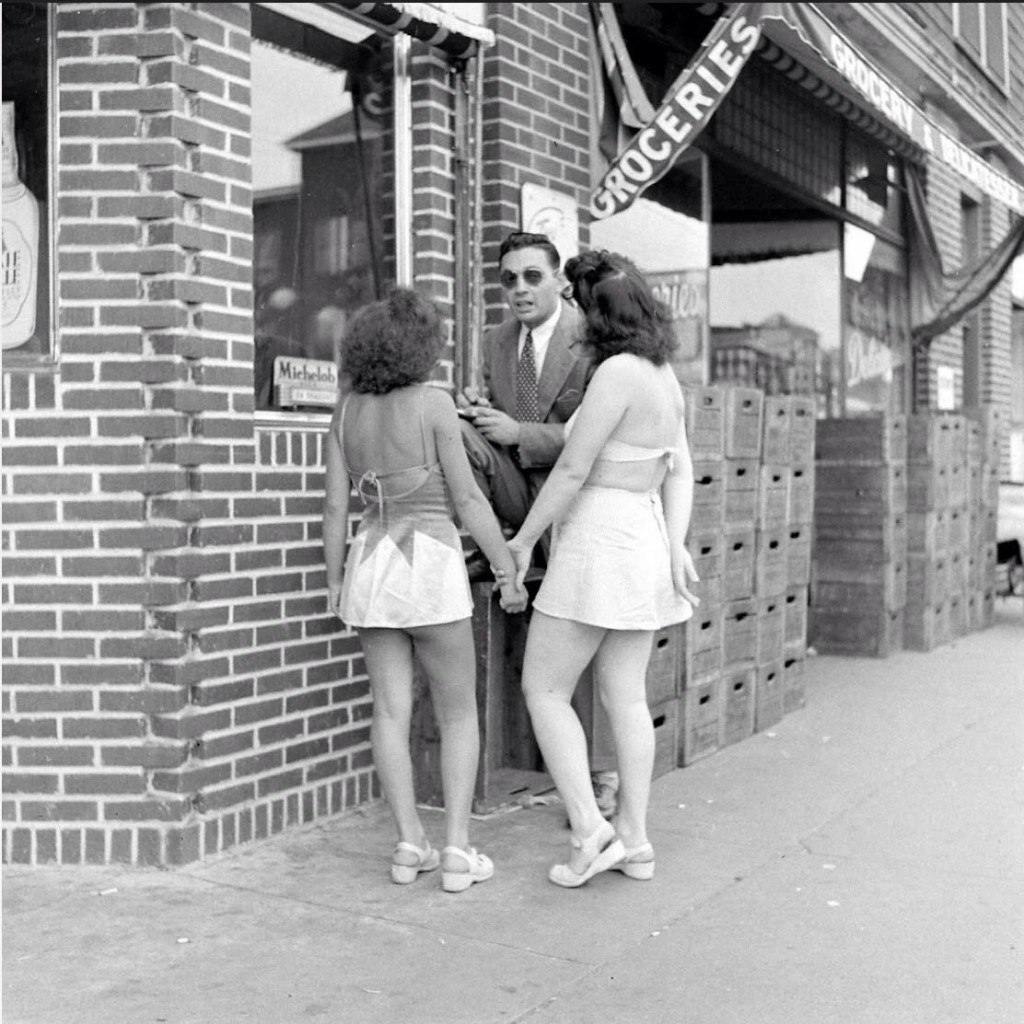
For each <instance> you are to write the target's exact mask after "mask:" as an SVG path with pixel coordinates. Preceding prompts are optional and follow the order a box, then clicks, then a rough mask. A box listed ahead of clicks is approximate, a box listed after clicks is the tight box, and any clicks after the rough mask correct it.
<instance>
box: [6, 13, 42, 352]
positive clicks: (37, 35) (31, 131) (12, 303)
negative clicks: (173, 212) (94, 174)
mask: <svg viewBox="0 0 1024 1024" xmlns="http://www.w3.org/2000/svg"><path fill="white" fill-rule="evenodd" d="M47 8H48V5H47V4H41V3H13V4H3V5H2V14H3V328H2V337H3V350H4V362H5V363H10V362H17V361H18V360H19V359H20V358H21V357H22V356H49V355H50V354H51V353H52V331H51V281H50V266H51V263H50V224H49V211H50V130H49V128H50V103H49V88H48V68H49V59H48V50H49V39H50V28H49V15H48V13H47Z"/></svg>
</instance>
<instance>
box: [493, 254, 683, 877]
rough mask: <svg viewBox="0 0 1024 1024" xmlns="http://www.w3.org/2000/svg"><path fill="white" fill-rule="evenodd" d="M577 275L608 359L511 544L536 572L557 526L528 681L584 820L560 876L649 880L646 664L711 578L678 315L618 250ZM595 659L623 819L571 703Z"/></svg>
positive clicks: (547, 744) (581, 261) (598, 356)
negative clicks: (702, 538)
mask: <svg viewBox="0 0 1024 1024" xmlns="http://www.w3.org/2000/svg"><path fill="white" fill-rule="evenodd" d="M565 274H566V277H567V278H568V279H569V281H570V283H571V285H572V289H573V298H574V299H575V300H576V303H577V304H578V305H579V307H580V309H581V310H582V311H583V313H584V314H585V316H586V325H587V326H586V336H585V342H584V343H585V344H586V346H587V348H588V349H589V354H590V355H591V356H592V357H593V360H594V362H595V364H596V367H597V368H596V370H595V371H594V375H593V377H592V378H591V381H590V384H589V386H588V387H587V391H586V393H585V395H584V397H583V403H582V404H581V406H580V407H579V409H578V410H577V412H576V413H575V415H574V416H573V417H572V419H571V420H570V421H569V422H568V423H567V424H566V433H567V440H566V445H565V448H564V449H563V451H562V454H561V456H560V458H559V459H558V462H557V463H556V464H555V467H554V469H553V470H552V472H551V475H550V477H549V478H548V480H547V482H546V483H545V484H544V487H543V488H542V489H541V491H540V493H539V494H538V496H537V498H536V500H535V502H534V504H533V507H532V509H531V511H530V513H529V515H528V516H527V519H526V522H525V523H524V524H523V526H522V528H521V530H520V531H519V533H518V534H517V535H516V536H515V537H514V538H513V540H512V541H511V542H510V545H509V546H510V547H511V549H512V554H513V556H514V558H515V560H516V567H517V571H518V574H519V577H518V578H519V579H522V578H523V576H524V574H525V572H526V569H527V568H528V567H529V564H530V558H531V554H532V551H533V547H534V545H535V544H536V543H537V539H538V538H539V537H540V536H541V534H542V533H543V532H544V530H545V529H547V527H548V526H549V525H551V524H554V536H553V541H552V548H551V556H550V559H549V562H548V568H547V572H546V574H545V577H544V582H543V583H542V584H541V588H540V591H539V593H538V594H537V597H536V599H535V600H534V605H533V617H532V620H531V622H530V630H529V635H528V638H527V644H526V655H525V662H524V666H523V690H524V693H525V695H526V701H527V706H528V708H529V711H530V718H531V721H532V723H533V730H534V733H535V735H536V737H537V742H538V744H539V745H540V749H541V753H542V754H543V756H544V762H545V764H546V766H547V769H548V771H549V772H550V773H551V777H552V779H553V780H554V782H555V785H556V786H557V787H558V790H559V793H560V794H561V796H562V798H563V800H564V801H565V805H566V810H567V811H568V813H569V822H570V828H571V830H572V849H571V853H570V856H569V859H568V861H567V862H566V863H564V864H556V865H554V867H552V868H551V870H550V872H549V874H548V877H549V878H550V880H551V881H552V882H554V883H555V884H556V885H561V886H565V887H576V886H579V885H582V884H583V883H584V882H586V881H587V880H588V879H590V878H592V877H593V876H594V875H595V874H597V873H598V872H599V871H606V870H608V869H609V868H612V869H616V870H619V871H621V872H622V873H623V874H624V875H626V876H627V877H629V878H634V879H649V878H651V877H652V876H653V874H654V850H653V848H652V846H651V844H650V842H649V841H648V838H647V805H648V800H649V796H650V786H651V777H652V774H653V769H654V726H653V723H652V722H651V715H650V712H649V710H648V707H647V694H646V675H647V663H648V661H649V659H650V654H651V643H652V640H653V638H654V633H655V631H656V630H658V629H661V628H662V627H664V626H667V625H670V624H672V623H677V622H683V621H684V620H686V619H688V618H689V617H690V616H691V615H692V614H693V607H692V606H693V605H695V604H696V603H697V598H695V597H694V596H693V595H692V594H691V593H690V590H689V585H690V583H691V582H694V581H696V580H697V574H696V572H695V571H694V567H693V561H692V559H691V558H690V555H689V553H688V552H687V550H686V547H685V539H686V531H687V529H688V527H689V521H690V511H691V507H692V504H693V466H692V462H691V459H690V453H689V447H688V444H687V440H686V430H685V427H684V424H683V396H682V391H681V389H680V387H679V383H678V381H677V380H676V377H675V373H674V372H673V370H672V367H671V365H670V364H669V362H668V360H669V356H670V355H671V353H672V351H673V348H674V347H675V338H674V336H673V333H672V326H671V322H670V318H669V314H668V311H667V309H666V308H665V307H664V305H663V304H662V303H660V302H659V301H658V300H657V299H656V298H655V296H654V295H653V294H652V292H651V290H650V288H649V287H648V285H647V283H646V282H645V280H644V278H643V276H642V275H641V273H640V271H639V270H638V269H637V268H636V267H635V266H634V265H633V264H632V263H631V262H630V261H629V260H628V259H626V258H625V257H624V256H620V255H618V254H616V253H609V252H585V253H583V254H582V255H580V256H578V257H576V258H574V259H571V260H569V261H568V263H567V264H566V266H565ZM591 662H592V663H593V672H594V676H595V682H596V684H597V690H598V694H599V696H600V700H601V703H602V704H603V706H604V708H605V710H606V711H607V713H608V718H609V720H610V722H611V726H612V733H613V736H614V739H615V748H616V757H617V761H618V770H619V806H618V813H617V815H616V817H615V819H614V821H613V822H607V821H605V820H604V818H603V817H602V816H601V812H600V810H599V809H598V806H597V802H596V800H595V798H594V790H593V787H592V785H591V782H590V771H589V768H588V762H587V747H586V736H585V733H584V730H583V727H582V724H581V722H580V720H579V718H578V717H577V715H576V712H575V711H574V709H573V707H572V705H571V703H570V699H571V697H572V694H573V690H574V689H575V686H576V682H577V680H578V679H579V677H580V674H581V673H582V672H583V671H584V670H585V669H586V667H587V665H588V664H589V663H591Z"/></svg>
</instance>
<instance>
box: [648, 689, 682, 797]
mask: <svg viewBox="0 0 1024 1024" xmlns="http://www.w3.org/2000/svg"><path fill="white" fill-rule="evenodd" d="M651 722H652V723H653V724H654V771H653V773H652V776H651V777H652V778H655V779H657V778H660V777H661V776H662V775H667V774H668V773H669V772H671V771H675V769H676V768H677V767H678V765H677V764H676V749H677V746H678V742H679V739H678V735H679V698H678V697H673V698H672V699H671V700H666V701H662V702H661V703H660V704H658V705H656V706H654V707H652V708H651Z"/></svg>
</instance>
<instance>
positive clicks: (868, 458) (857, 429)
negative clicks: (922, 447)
mask: <svg viewBox="0 0 1024 1024" xmlns="http://www.w3.org/2000/svg"><path fill="white" fill-rule="evenodd" d="M906 457H907V421H906V417H905V416H882V415H874V416H850V417H845V418H836V419H824V420H817V421H816V423H815V437H814V458H815V461H817V462H843V463H850V462H902V461H904V460H905V459H906Z"/></svg>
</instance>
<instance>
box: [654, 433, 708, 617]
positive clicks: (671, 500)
mask: <svg viewBox="0 0 1024 1024" xmlns="http://www.w3.org/2000/svg"><path fill="white" fill-rule="evenodd" d="M661 501H662V504H663V505H664V507H665V527H666V529H667V530H668V546H669V554H670V557H671V561H672V582H673V583H674V584H675V588H676V593H678V594H679V595H681V596H682V597H685V598H686V600H687V601H689V602H690V603H691V604H692V605H695V606H696V605H698V604H700V599H699V598H697V597H695V596H694V595H693V594H691V593H690V590H689V584H690V583H696V582H698V581H699V578H698V576H697V570H696V569H695V568H694V565H693V559H692V558H691V557H690V552H689V551H687V550H686V534H687V532H688V531H689V529H690V514H691V513H692V511H693V459H692V458H691V456H690V444H689V441H688V440H687V438H686V420H685V417H680V420H679V432H678V434H677V435H676V455H675V459H674V460H673V464H672V468H671V469H670V470H669V471H668V473H666V474H665V479H664V481H662V485H661Z"/></svg>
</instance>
